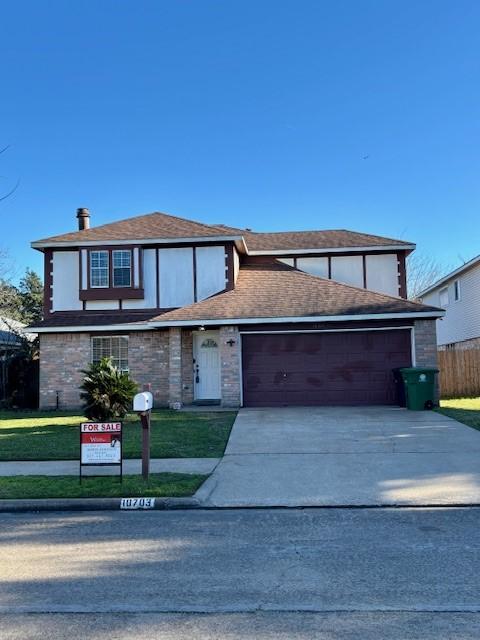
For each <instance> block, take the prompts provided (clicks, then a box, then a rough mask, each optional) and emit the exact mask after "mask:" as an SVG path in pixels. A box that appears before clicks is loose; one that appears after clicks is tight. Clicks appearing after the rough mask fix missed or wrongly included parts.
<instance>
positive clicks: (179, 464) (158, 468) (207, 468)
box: [0, 458, 220, 476]
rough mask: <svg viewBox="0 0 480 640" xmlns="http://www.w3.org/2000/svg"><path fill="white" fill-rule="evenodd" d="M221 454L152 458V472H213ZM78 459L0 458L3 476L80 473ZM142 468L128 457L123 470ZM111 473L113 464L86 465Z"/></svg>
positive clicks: (87, 471)
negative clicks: (101, 465) (204, 456)
mask: <svg viewBox="0 0 480 640" xmlns="http://www.w3.org/2000/svg"><path fill="white" fill-rule="evenodd" d="M219 462H220V458H152V459H151V460H150V473H166V472H168V473H195V474H197V473H198V474H208V473H212V471H213V470H214V469H215V467H216V466H217V464H218V463H219ZM79 466H80V465H79V462H78V460H42V461H14V462H0V476H76V475H78V472H79ZM141 472H142V461H141V460H140V459H135V460H124V461H123V474H124V475H136V474H140V473H141ZM89 474H90V475H97V476H99V475H111V474H112V467H83V470H82V475H85V476H87V475H89Z"/></svg>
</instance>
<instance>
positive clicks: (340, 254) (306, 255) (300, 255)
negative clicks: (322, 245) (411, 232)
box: [247, 247, 397, 259]
mask: <svg viewBox="0 0 480 640" xmlns="http://www.w3.org/2000/svg"><path fill="white" fill-rule="evenodd" d="M395 253H397V251H395V250H393V249H392V250H391V251H388V250H385V249H378V250H377V249H375V248H373V247H372V249H371V250H369V251H364V252H359V251H348V249H345V251H334V252H332V253H308V252H307V251H306V252H305V253H298V252H295V253H291V252H290V253H289V252H288V251H285V253H282V254H281V255H280V254H279V255H275V256H272V255H266V254H262V255H258V256H247V257H249V258H251V259H253V258H271V259H275V258H277V259H279V258H335V257H339V258H343V257H344V256H362V255H371V254H374V255H379V254H386V255H387V254H390V255H394V254H395Z"/></svg>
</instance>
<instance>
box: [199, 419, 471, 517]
mask: <svg viewBox="0 0 480 640" xmlns="http://www.w3.org/2000/svg"><path fill="white" fill-rule="evenodd" d="M196 497H197V498H199V499H200V500H201V501H202V502H203V503H204V504H205V505H211V506H219V507H232V506H292V507H293V506H348V505H417V506H421V505H425V506H427V505H453V504H456V505H464V504H465V505H467V504H480V432H478V431H475V430H474V429H471V428H470V427H467V426H465V425H463V424H460V423H459V422H457V421H455V420H452V419H450V418H447V417H445V416H443V415H440V414H438V413H435V412H428V411H422V412H414V411H408V410H406V409H401V408H399V407H361V408H360V407H320V408H318V407H315V408H313V407H308V408H281V409H242V410H241V411H240V412H239V414H238V417H237V419H236V421H235V424H234V426H233V429H232V433H231V436H230V440H229V442H228V445H227V449H226V452H225V456H224V457H223V459H222V460H221V462H220V464H219V465H218V466H217V467H216V469H215V471H214V473H213V474H212V475H211V476H210V478H209V479H208V480H207V481H206V482H205V484H204V485H203V486H202V487H201V488H200V489H199V491H198V492H197V494H196Z"/></svg>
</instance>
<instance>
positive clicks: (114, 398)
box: [80, 358, 138, 422]
mask: <svg viewBox="0 0 480 640" xmlns="http://www.w3.org/2000/svg"><path fill="white" fill-rule="evenodd" d="M82 373H84V374H85V377H84V379H83V383H82V384H81V385H80V389H81V390H82V392H81V394H80V397H81V399H82V400H83V403H84V407H83V410H84V413H85V415H86V417H87V418H88V419H89V420H98V421H99V422H109V421H110V420H114V419H115V418H123V417H125V415H126V414H127V412H128V411H129V410H130V409H131V407H132V400H133V396H134V395H135V394H136V393H137V390H138V387H137V384H136V383H135V382H134V381H133V380H132V379H131V378H130V376H129V374H128V373H126V372H123V371H120V370H119V369H118V368H117V367H116V366H115V365H114V364H113V363H112V360H111V358H102V359H101V360H100V362H95V363H92V364H91V365H90V367H89V368H88V369H86V370H83V371H82Z"/></svg>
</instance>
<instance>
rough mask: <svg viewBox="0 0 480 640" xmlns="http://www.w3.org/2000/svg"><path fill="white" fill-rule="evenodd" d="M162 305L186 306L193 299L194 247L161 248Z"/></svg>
mask: <svg viewBox="0 0 480 640" xmlns="http://www.w3.org/2000/svg"><path fill="white" fill-rule="evenodd" d="M158 272H159V273H158V275H159V280H160V306H161V307H162V308H168V307H184V306H186V305H188V304H192V303H193V301H194V299H193V249H192V248H191V247H186V248H183V247H182V248H180V249H159V251H158Z"/></svg>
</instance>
